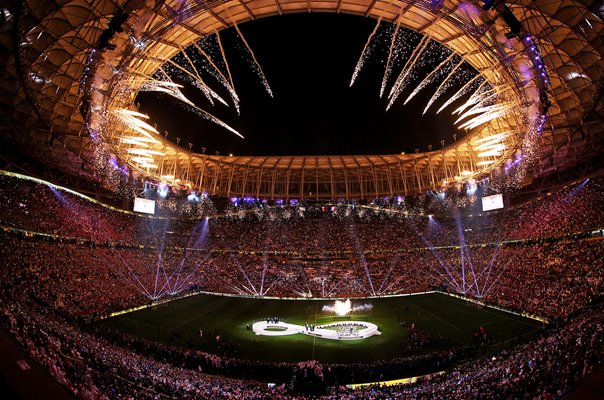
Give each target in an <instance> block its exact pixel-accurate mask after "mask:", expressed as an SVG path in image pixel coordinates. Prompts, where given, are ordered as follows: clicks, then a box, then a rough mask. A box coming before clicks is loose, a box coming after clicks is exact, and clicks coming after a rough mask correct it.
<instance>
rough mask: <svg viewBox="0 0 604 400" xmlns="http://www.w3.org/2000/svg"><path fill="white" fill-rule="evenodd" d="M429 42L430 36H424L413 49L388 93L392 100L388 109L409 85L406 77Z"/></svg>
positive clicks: (387, 108)
mask: <svg viewBox="0 0 604 400" xmlns="http://www.w3.org/2000/svg"><path fill="white" fill-rule="evenodd" d="M429 43H430V40H429V39H428V37H427V36H423V37H422V39H421V40H420V42H419V43H418V44H417V47H416V48H415V49H413V52H412V53H411V57H409V59H408V60H407V62H406V63H405V66H404V67H403V69H402V70H401V73H400V74H399V76H398V78H396V82H395V83H394V85H393V86H392V89H390V93H389V94H388V97H389V99H390V101H389V102H388V106H387V107H386V111H388V110H389V109H390V107H392V105H393V104H394V102H395V101H396V99H397V98H398V97H399V96H400V94H401V93H402V91H403V90H404V89H405V87H406V86H407V82H406V78H407V77H408V76H409V73H410V72H411V70H412V69H413V67H415V64H416V63H417V60H419V59H420V58H421V55H422V54H423V53H424V50H425V49H426V47H427V46H428V44H429Z"/></svg>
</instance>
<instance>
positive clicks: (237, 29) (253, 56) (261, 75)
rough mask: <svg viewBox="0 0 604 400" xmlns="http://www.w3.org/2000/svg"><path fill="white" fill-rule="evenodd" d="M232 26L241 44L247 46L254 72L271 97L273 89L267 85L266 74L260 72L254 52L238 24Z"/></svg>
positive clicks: (260, 68)
mask: <svg viewBox="0 0 604 400" xmlns="http://www.w3.org/2000/svg"><path fill="white" fill-rule="evenodd" d="M233 26H234V28H235V30H236V31H237V34H238V35H239V37H240V38H241V41H242V42H243V44H244V45H245V47H246V48H247V50H248V52H249V53H250V56H251V57H252V61H253V68H254V69H255V70H256V73H257V74H258V76H259V77H260V80H261V81H262V84H263V85H264V88H265V89H266V91H267V92H268V95H269V96H271V97H273V91H272V90H271V87H270V86H269V84H268V81H267V80H266V76H265V75H264V72H262V67H260V64H259V63H258V60H256V56H255V55H254V52H253V51H252V48H251V47H250V45H249V44H248V43H247V40H245V37H244V36H243V33H241V31H240V30H239V26H237V24H235V25H233Z"/></svg>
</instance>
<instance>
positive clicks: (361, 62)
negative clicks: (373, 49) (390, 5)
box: [350, 17, 382, 86]
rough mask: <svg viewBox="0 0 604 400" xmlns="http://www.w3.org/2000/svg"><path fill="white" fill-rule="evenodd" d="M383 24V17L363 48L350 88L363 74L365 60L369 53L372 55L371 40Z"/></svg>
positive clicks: (379, 19)
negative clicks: (361, 73)
mask: <svg viewBox="0 0 604 400" xmlns="http://www.w3.org/2000/svg"><path fill="white" fill-rule="evenodd" d="M381 22H382V17H379V18H378V20H377V23H376V24H375V27H374V28H373V31H372V32H371V34H370V35H369V37H368V38H367V43H365V47H363V51H362V52H361V56H360V57H359V61H357V65H356V66H355V67H354V72H353V73H352V79H350V86H352V85H353V84H354V81H355V80H356V79H357V76H358V75H359V72H361V69H362V68H363V65H364V64H365V60H366V59H367V57H368V56H369V53H370V51H368V48H369V44H370V43H371V40H372V39H373V37H374V36H375V33H376V32H377V30H378V28H379V26H380V23H381Z"/></svg>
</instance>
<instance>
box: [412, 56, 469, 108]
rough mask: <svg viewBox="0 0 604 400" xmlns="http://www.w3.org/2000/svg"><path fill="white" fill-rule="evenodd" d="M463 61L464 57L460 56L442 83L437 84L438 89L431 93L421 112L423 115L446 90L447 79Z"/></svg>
mask: <svg viewBox="0 0 604 400" xmlns="http://www.w3.org/2000/svg"><path fill="white" fill-rule="evenodd" d="M463 63H464V59H463V58H462V59H461V60H459V62H458V63H457V65H456V66H455V68H453V70H452V71H451V72H449V75H447V77H446V78H445V80H444V81H442V83H441V84H440V85H439V86H438V89H436V92H434V94H433V95H432V97H431V98H430V100H429V101H428V104H427V105H426V108H424V112H423V113H422V115H424V114H425V113H426V111H428V109H429V108H430V106H431V105H432V104H433V103H434V102H435V101H436V100H437V99H438V98H439V97H440V95H441V94H442V93H443V92H444V91H445V90H446V87H445V85H446V84H447V82H448V81H449V79H451V77H453V75H454V74H455V72H457V70H458V69H459V67H461V66H462V64H463Z"/></svg>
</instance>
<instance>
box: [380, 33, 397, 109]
mask: <svg viewBox="0 0 604 400" xmlns="http://www.w3.org/2000/svg"><path fill="white" fill-rule="evenodd" d="M400 27H401V24H399V23H398V22H397V23H396V27H395V28H394V33H393V34H392V40H391V41H390V49H389V50H388V60H387V61H386V69H385V70H384V76H383V78H382V87H381V88H380V99H381V98H382V96H383V95H384V90H385V89H386V84H387V83H388V78H390V74H391V73H392V66H391V65H390V60H391V59H392V50H393V48H394V45H395V43H396V37H397V36H398V30H399V29H400Z"/></svg>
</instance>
